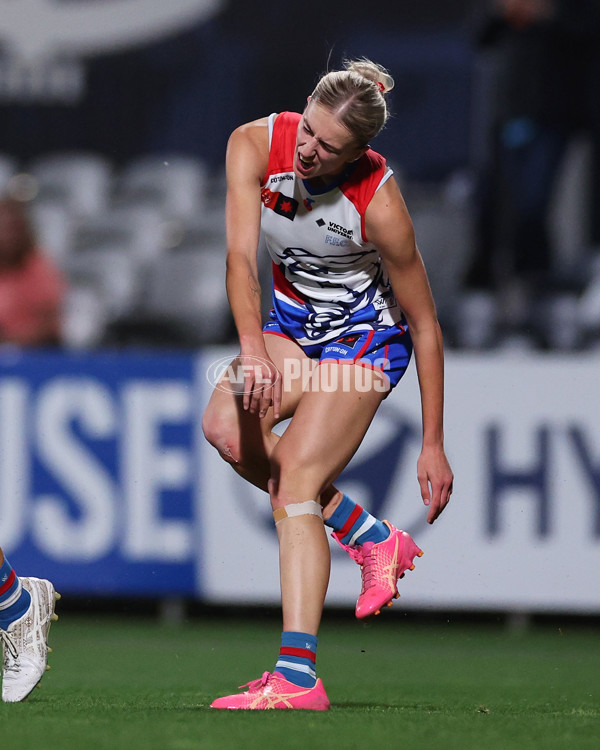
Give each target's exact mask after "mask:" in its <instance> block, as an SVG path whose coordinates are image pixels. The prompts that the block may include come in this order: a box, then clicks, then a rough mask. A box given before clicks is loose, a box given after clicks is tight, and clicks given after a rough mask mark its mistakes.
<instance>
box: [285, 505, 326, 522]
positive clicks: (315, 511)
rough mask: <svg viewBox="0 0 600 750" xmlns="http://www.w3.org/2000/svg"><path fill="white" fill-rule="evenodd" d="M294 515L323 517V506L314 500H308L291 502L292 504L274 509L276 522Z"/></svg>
mask: <svg viewBox="0 0 600 750" xmlns="http://www.w3.org/2000/svg"><path fill="white" fill-rule="evenodd" d="M293 516H319V518H323V508H321V506H320V504H319V503H316V502H315V501H314V500H307V501H306V502H305V503H290V505H284V506H283V508H277V510H274V511H273V518H274V519H275V523H276V524H277V523H279V522H280V521H283V519H284V518H292V517H293Z"/></svg>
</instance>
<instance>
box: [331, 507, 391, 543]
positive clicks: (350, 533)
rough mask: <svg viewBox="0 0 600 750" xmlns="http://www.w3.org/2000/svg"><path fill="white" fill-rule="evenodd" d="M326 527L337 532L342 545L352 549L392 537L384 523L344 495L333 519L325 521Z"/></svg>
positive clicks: (334, 512) (333, 514) (332, 516)
mask: <svg viewBox="0 0 600 750" xmlns="http://www.w3.org/2000/svg"><path fill="white" fill-rule="evenodd" d="M325 525H326V526H329V527H331V528H332V529H333V530H334V531H335V535H336V537H337V538H338V539H339V540H340V542H342V544H347V545H348V546H350V547H356V546H357V545H359V544H364V543H365V542H374V543H375V544H377V543H378V542H383V541H385V540H386V539H387V538H388V536H389V535H390V530H389V529H388V527H387V526H386V525H385V524H384V523H382V522H381V521H379V520H378V519H377V518H375V516H372V515H371V514H370V513H369V512H368V511H366V510H365V509H364V508H362V507H361V506H360V505H358V503H355V502H354V500H351V499H350V498H349V497H348V495H344V497H343V498H342V501H341V503H340V504H339V505H338V507H337V508H336V509H335V510H334V511H333V513H332V515H331V518H329V519H328V520H327V521H325Z"/></svg>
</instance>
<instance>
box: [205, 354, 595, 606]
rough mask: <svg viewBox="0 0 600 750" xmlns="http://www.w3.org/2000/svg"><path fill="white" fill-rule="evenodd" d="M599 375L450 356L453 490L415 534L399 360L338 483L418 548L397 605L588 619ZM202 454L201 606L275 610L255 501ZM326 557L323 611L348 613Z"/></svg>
mask: <svg viewBox="0 0 600 750" xmlns="http://www.w3.org/2000/svg"><path fill="white" fill-rule="evenodd" d="M219 356H223V350H218V351H214V350H213V351H207V352H205V354H204V363H205V366H206V367H207V366H208V364H209V363H210V362H211V361H212V360H214V359H217V358H218V357H219ZM599 379H600V358H599V357H598V355H589V356H579V357H568V356H562V357H561V356H551V355H536V356H532V355H527V356H524V355H516V354H512V355H511V354H497V355H491V356H490V355H487V356H465V355H461V356H457V355H454V356H450V355H449V356H448V357H447V373H446V383H447V385H446V448H447V453H448V456H449V458H450V460H451V463H452V467H453V469H454V473H455V489H454V494H453V497H452V502H451V504H450V506H449V507H448V508H447V509H446V511H445V513H444V514H443V515H442V516H441V518H440V519H439V520H438V521H437V522H436V523H435V524H434V525H433V526H428V525H427V524H426V522H425V516H426V510H425V508H424V507H423V505H422V502H421V498H420V494H419V487H418V484H417V480H416V461H417V456H418V452H419V441H420V402H419V395H418V386H417V381H416V375H415V368H414V364H413V365H411V368H410V370H409V372H408V373H407V375H406V376H405V378H404V380H403V381H402V382H401V383H400V385H399V386H398V387H397V388H396V389H395V391H394V393H393V394H392V395H391V396H390V397H389V398H388V399H387V400H386V401H385V402H384V404H383V405H382V407H381V410H380V412H379V414H378V415H377V417H376V419H375V421H374V423H373V425H372V426H371V429H370V431H369V433H368V435H367V438H366V439H365V441H364V443H363V445H362V446H361V448H360V449H359V451H358V453H357V454H356V456H355V457H354V459H353V461H352V462H351V464H350V466H349V467H348V468H347V470H346V471H345V472H344V473H343V474H342V476H341V477H340V479H339V481H338V486H339V487H340V488H342V489H344V490H345V491H346V492H347V493H348V494H350V495H351V496H352V497H354V498H355V499H356V500H357V501H359V502H360V503H361V504H364V505H365V507H367V508H369V509H371V510H374V511H376V513H377V515H379V516H380V517H384V518H388V519H389V520H390V521H392V522H393V523H394V524H396V525H397V526H400V527H402V528H405V529H407V530H408V531H410V532H411V533H412V534H413V535H414V537H415V539H416V541H417V543H418V544H419V545H420V546H421V547H422V548H423V549H424V551H425V555H424V556H423V557H422V558H421V559H420V560H418V561H417V567H416V569H415V571H414V572H412V573H410V574H408V575H407V576H406V577H405V578H404V579H403V580H402V581H401V582H400V591H401V595H402V599H401V605H397V606H402V607H404V608H406V609H413V608H432V609H435V608H448V609H475V610H505V609H509V610H516V611H527V612H534V611H538V612H543V611H549V610H552V611H557V610H559V611H571V612H579V613H587V612H590V613H592V612H595V613H597V612H600V589H599V586H598V584H597V581H596V575H597V574H598V572H599V571H600V430H599V429H598V426H599V424H600V397H599V396H600V394H599V387H598V384H599ZM208 390H209V389H208V388H207V395H208ZM201 451H202V461H201V464H202V466H203V467H204V476H203V478H202V482H201V483H202V527H203V531H204V533H203V538H204V545H203V549H202V551H201V562H202V568H203V574H202V579H203V584H204V585H203V593H204V597H205V598H206V599H208V600H212V601H215V602H247V603H250V602H252V603H276V602H278V601H279V579H278V552H277V540H276V536H275V532H274V530H273V526H272V523H271V520H270V518H271V517H270V509H269V502H268V498H267V496H266V495H265V494H264V493H262V492H260V491H259V490H255V489H254V488H252V487H250V486H249V485H248V484H246V483H245V482H244V481H243V480H241V479H240V478H239V477H238V476H237V475H236V474H235V472H234V471H233V470H232V469H231V468H230V467H229V466H228V465H227V464H226V463H225V462H223V461H221V460H220V459H219V458H218V456H217V455H216V454H215V453H214V451H213V449H212V448H210V446H208V444H204V445H202V447H201ZM332 553H333V555H332V575H331V583H330V587H329V592H328V596H327V603H328V604H330V605H351V604H352V603H353V602H354V601H355V599H356V596H357V594H358V592H359V590H360V575H359V571H358V568H357V566H356V564H355V563H353V562H352V561H350V560H349V559H348V558H347V557H346V556H345V554H344V553H343V552H342V551H341V550H339V551H338V548H337V545H335V544H334V543H333V542H332Z"/></svg>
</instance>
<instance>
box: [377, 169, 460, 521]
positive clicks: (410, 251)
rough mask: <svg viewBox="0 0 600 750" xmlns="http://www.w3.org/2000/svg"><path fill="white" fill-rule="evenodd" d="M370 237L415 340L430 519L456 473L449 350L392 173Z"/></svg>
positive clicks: (420, 468) (422, 472) (422, 473)
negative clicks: (447, 387) (447, 406)
mask: <svg viewBox="0 0 600 750" xmlns="http://www.w3.org/2000/svg"><path fill="white" fill-rule="evenodd" d="M365 228H366V234H367V237H368V239H369V240H370V241H371V242H373V243H374V244H375V246H376V247H377V248H378V250H379V252H380V255H381V257H382V259H383V261H384V263H385V267H386V269H387V272H388V274H389V278H390V282H391V285H392V289H393V291H394V295H395V297H396V299H397V301H398V304H399V305H400V307H401V308H402V310H403V311H404V315H405V316H406V320H407V322H408V326H409V330H410V334H411V337H412V340H413V346H414V352H415V361H416V365H417V374H418V378H419V388H420V391H421V411H422V419H423V446H422V450H421V455H420V456H419V461H418V464H417V476H418V480H419V485H420V488H421V496H422V498H423V502H424V503H425V505H427V506H429V512H428V514H427V521H428V523H433V522H434V521H435V519H436V518H437V517H438V516H439V515H440V513H441V512H442V511H443V509H444V508H445V507H446V505H447V503H448V501H449V499H450V495H451V493H452V484H453V474H452V469H451V468H450V464H449V462H448V459H447V458H446V454H445V451H444V417H443V414H444V351H443V342H442V332H441V328H440V325H439V322H438V319H437V314H436V309H435V304H434V301H433V296H432V294H431V288H430V286H429V281H428V279H427V273H426V271H425V266H424V264H423V259H422V258H421V254H420V253H419V250H418V248H417V245H416V242H415V234H414V229H413V225H412V221H411V219H410V216H409V213H408V209H407V208H406V204H405V202H404V199H403V198H402V195H401V193H400V190H399V188H398V185H397V183H396V181H395V180H394V178H393V177H391V178H390V179H388V180H387V181H386V182H385V183H384V184H383V185H382V186H381V187H380V188H379V190H378V191H377V192H376V193H375V196H374V197H373V199H372V201H371V203H370V204H369V206H368V208H367V211H366V214H365Z"/></svg>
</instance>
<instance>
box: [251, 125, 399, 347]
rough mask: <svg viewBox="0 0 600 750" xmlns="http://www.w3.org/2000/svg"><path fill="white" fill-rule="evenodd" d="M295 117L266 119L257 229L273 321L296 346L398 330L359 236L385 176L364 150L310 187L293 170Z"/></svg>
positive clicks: (369, 249)
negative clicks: (334, 175) (326, 181)
mask: <svg viewBox="0 0 600 750" xmlns="http://www.w3.org/2000/svg"><path fill="white" fill-rule="evenodd" d="M300 117H301V115H299V114H297V113H293V112H282V113H279V114H273V115H271V116H270V117H269V144H270V149H269V163H268V167H267V173H266V175H265V177H264V179H263V184H262V189H261V199H262V215H261V226H262V232H263V237H264V241H265V244H266V247H267V249H268V251H269V254H270V256H271V259H272V261H273V307H274V311H273V314H274V317H276V319H277V320H278V321H279V323H280V324H281V326H282V328H283V329H284V330H286V331H287V332H288V333H289V334H290V335H292V336H293V338H295V339H296V341H297V342H298V343H299V344H300V345H310V344H316V343H323V342H326V341H329V340H331V339H334V338H337V337H339V336H341V335H343V334H345V333H350V332H357V331H361V332H364V331H368V330H380V329H382V328H389V327H390V326H397V325H402V323H403V322H404V320H403V315H402V311H401V310H400V308H399V305H398V303H397V302H396V299H395V297H394V294H393V291H392V288H391V286H390V283H389V279H388V277H387V273H386V271H385V268H384V267H383V264H382V261H381V258H380V257H379V253H378V251H377V248H376V247H375V246H374V245H373V244H372V243H371V242H369V240H368V238H367V237H366V236H365V211H366V209H367V206H368V205H369V202H370V201H371V198H372V197H373V195H374V194H375V192H376V190H377V189H378V188H379V187H380V186H381V185H383V183H384V182H385V181H386V180H387V179H388V178H389V177H390V176H391V174H392V171H391V170H390V169H389V168H388V167H387V166H386V162H385V159H384V158H383V157H382V156H381V155H379V154H377V153H376V152H375V151H373V150H371V149H369V150H368V151H367V152H366V153H365V154H364V155H363V156H362V157H361V158H360V159H359V160H358V161H357V162H354V163H353V164H351V165H349V168H348V169H347V170H346V171H345V172H344V173H343V174H341V175H340V177H339V179H338V181H337V182H336V183H334V184H333V185H329V186H327V187H326V188H324V189H316V188H314V187H312V186H311V185H309V184H308V182H307V181H305V180H302V179H300V178H298V177H296V175H295V174H294V169H293V163H294V151H295V145H296V132H297V129H298V123H299V121H300Z"/></svg>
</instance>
